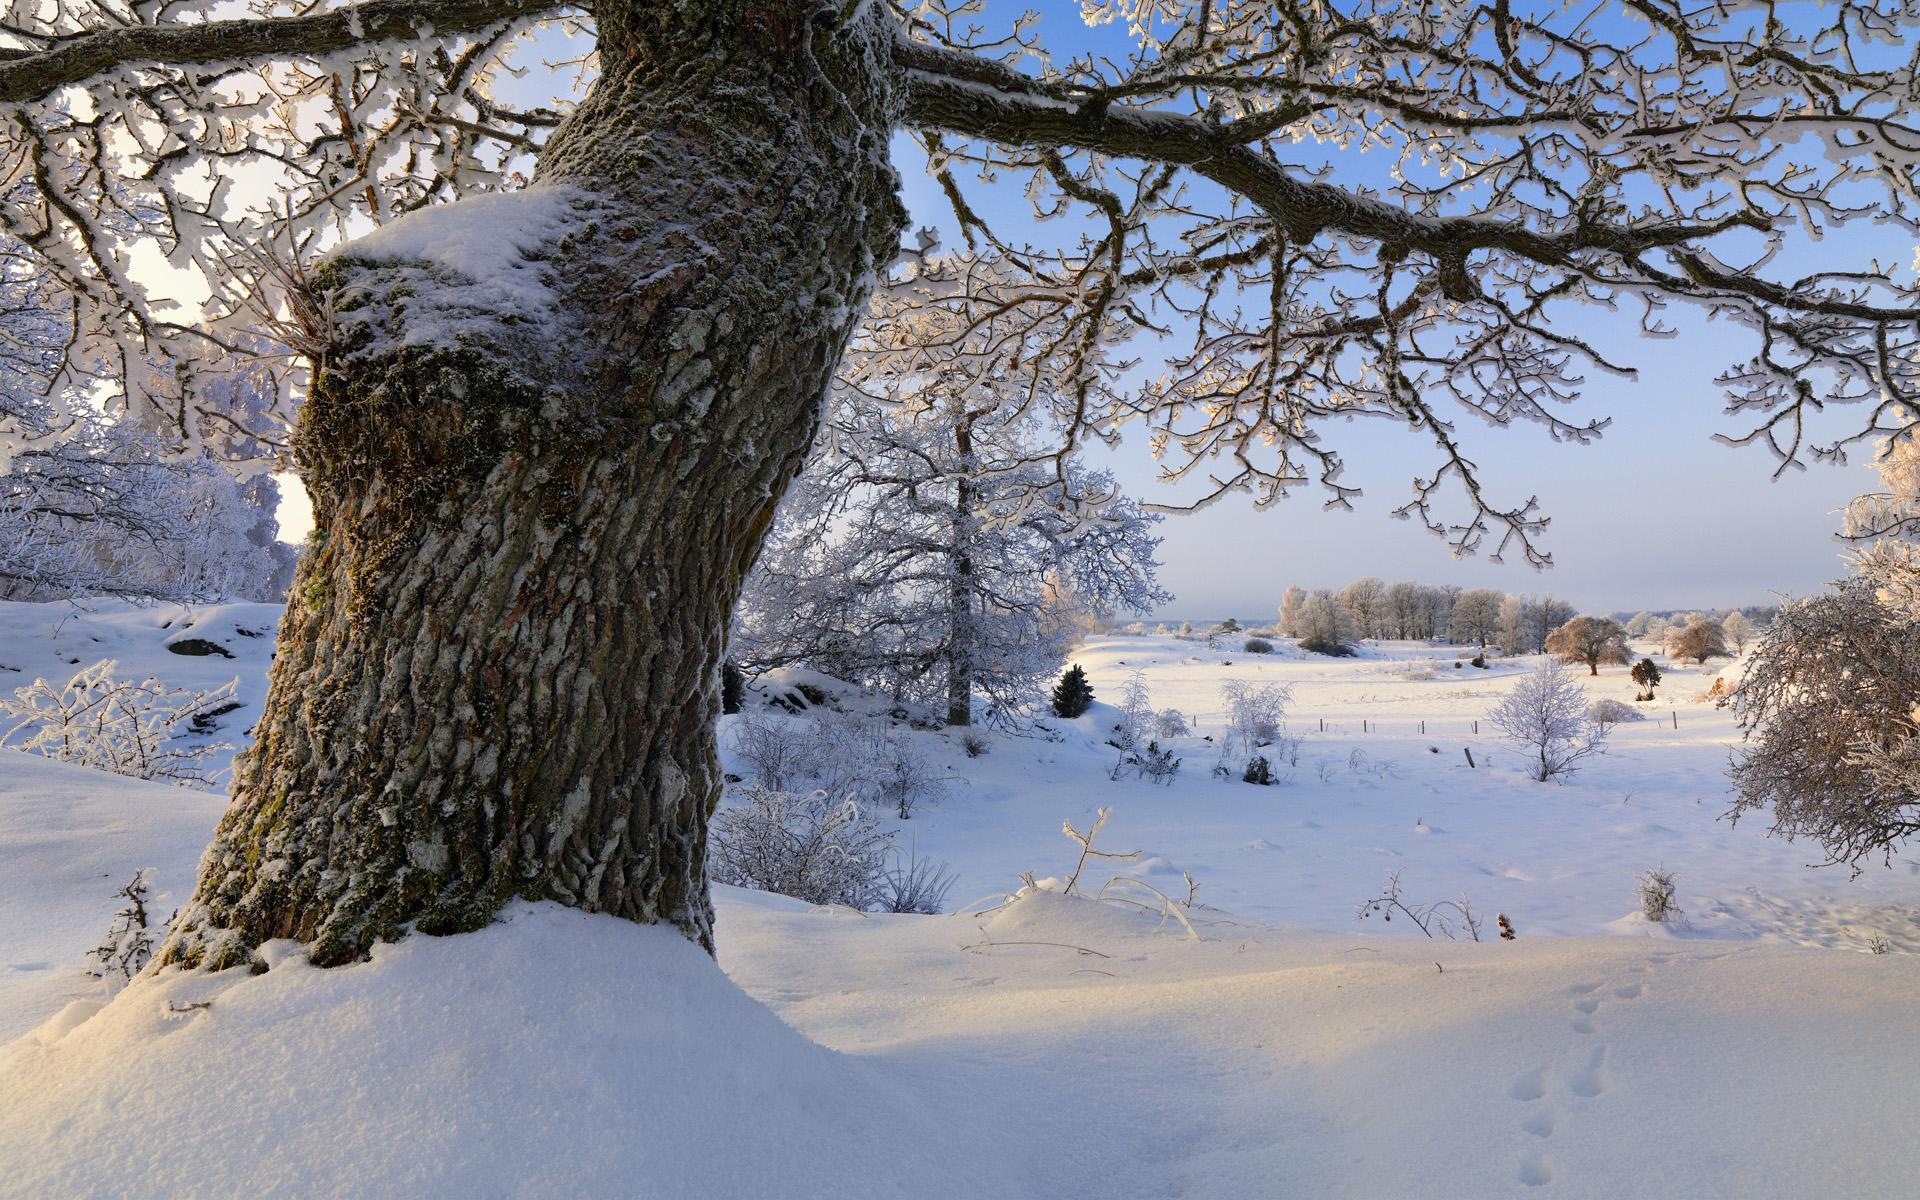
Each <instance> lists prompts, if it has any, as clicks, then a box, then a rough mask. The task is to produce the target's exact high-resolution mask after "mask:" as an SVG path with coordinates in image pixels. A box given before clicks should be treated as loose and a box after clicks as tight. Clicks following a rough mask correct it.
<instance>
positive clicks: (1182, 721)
mask: <svg viewBox="0 0 1920 1200" xmlns="http://www.w3.org/2000/svg"><path fill="white" fill-rule="evenodd" d="M1189 732H1190V731H1189V730H1188V728H1187V718H1186V714H1184V713H1182V712H1181V711H1180V710H1179V709H1177V708H1163V709H1161V710H1160V711H1159V712H1158V713H1157V714H1155V716H1154V718H1153V736H1154V737H1156V738H1177V737H1186V736H1187V734H1188V733H1189Z"/></svg>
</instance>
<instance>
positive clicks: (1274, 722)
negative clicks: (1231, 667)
mask: <svg viewBox="0 0 1920 1200" xmlns="http://www.w3.org/2000/svg"><path fill="white" fill-rule="evenodd" d="M1220 699H1221V701H1222V702H1224V703H1225V705H1226V709H1227V733H1228V736H1229V737H1230V738H1233V739H1238V741H1239V743H1240V746H1241V748H1242V749H1245V750H1247V751H1249V752H1251V751H1252V750H1254V749H1255V748H1257V747H1259V746H1264V745H1266V744H1268V743H1269V742H1272V741H1273V740H1275V739H1276V738H1278V737H1279V736H1280V735H1281V734H1282V733H1283V732H1284V731H1285V730H1286V715H1287V705H1288V704H1289V703H1290V702H1291V701H1292V700H1293V693H1292V692H1291V691H1289V690H1288V689H1287V688H1286V687H1284V686H1282V685H1281V684H1277V683H1265V684H1261V685H1260V686H1259V687H1255V686H1253V685H1252V684H1250V683H1248V682H1246V681H1245V680H1243V679H1229V680H1228V681H1227V682H1225V683H1223V684H1221V685H1220Z"/></svg>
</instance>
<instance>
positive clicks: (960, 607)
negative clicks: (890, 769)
mask: <svg viewBox="0 0 1920 1200" xmlns="http://www.w3.org/2000/svg"><path fill="white" fill-rule="evenodd" d="M955 434H956V448H957V449H958V450H959V452H960V475H959V477H958V478H957V479H956V480H954V485H953V546H952V556H953V562H952V564H951V567H952V572H953V574H952V578H951V579H950V580H949V583H948V589H949V591H948V608H949V612H950V614H951V620H952V627H951V629H950V631H949V637H948V645H947V724H949V725H971V724H973V668H974V655H975V651H976V649H977V646H976V643H977V641H978V638H977V636H976V634H975V629H974V621H973V599H974V596H973V593H974V582H973V552H972V547H973V522H974V516H973V508H974V496H973V428H972V422H971V419H970V418H969V419H962V420H961V421H960V422H959V423H958V425H957V426H956V427H955Z"/></svg>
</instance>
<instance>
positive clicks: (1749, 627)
mask: <svg viewBox="0 0 1920 1200" xmlns="http://www.w3.org/2000/svg"><path fill="white" fill-rule="evenodd" d="M1720 632H1721V634H1722V635H1724V636H1725V638H1726V640H1727V643H1728V644H1729V645H1731V646H1732V647H1733V652H1734V653H1735V654H1745V653H1746V652H1747V643H1748V642H1750V641H1752V640H1753V622H1752V621H1749V620H1747V615H1746V614H1745V613H1743V612H1741V611H1740V610H1739V609H1737V608H1736V609H1734V610H1733V611H1732V612H1730V613H1728V614H1727V615H1726V616H1724V617H1722V618H1720Z"/></svg>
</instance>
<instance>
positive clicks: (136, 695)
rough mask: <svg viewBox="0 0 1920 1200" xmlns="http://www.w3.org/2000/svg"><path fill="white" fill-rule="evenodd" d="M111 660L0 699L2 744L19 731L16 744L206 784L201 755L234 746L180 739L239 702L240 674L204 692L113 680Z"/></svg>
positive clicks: (123, 771) (122, 770) (120, 771)
mask: <svg viewBox="0 0 1920 1200" xmlns="http://www.w3.org/2000/svg"><path fill="white" fill-rule="evenodd" d="M118 665H119V664H118V663H117V662H115V661H114V660H113V659H110V658H107V659H101V660H100V661H99V662H97V663H94V664H93V665H92V666H90V667H83V668H81V669H80V670H79V671H77V672H75V673H74V675H73V677H72V678H71V679H69V680H67V682H66V684H65V685H64V686H61V687H56V686H54V685H53V684H51V683H49V682H47V681H46V680H45V679H35V680H34V681H33V682H32V683H31V684H29V685H28V686H26V687H23V688H17V689H15V691H14V693H13V698H12V699H11V700H9V699H6V698H4V697H0V721H6V722H9V723H10V724H9V726H8V728H7V729H6V730H5V731H4V732H0V746H5V745H7V744H8V743H9V742H11V741H12V740H13V739H14V737H15V736H16V735H24V736H23V737H22V739H21V741H20V744H19V746H18V747H17V748H18V749H21V750H27V751H37V752H39V753H40V754H43V755H45V756H46V757H48V758H54V759H58V760H60V761H61V762H70V763H78V764H79V765H81V766H85V767H93V768H95V769H97V770H101V771H112V772H113V773H114V774H116V775H129V776H132V777H133V778H135V779H155V780H163V781H165V782H168V783H178V784H185V785H188V786H192V787H211V786H213V782H214V774H213V772H211V771H210V770H208V768H207V766H206V760H207V759H208V758H210V757H212V756H214V755H216V754H219V753H220V752H222V751H225V750H231V749H233V747H232V746H231V745H229V744H227V743H225V742H221V743H212V744H210V743H205V742H199V743H190V742H183V741H181V740H180V739H181V738H182V737H183V736H185V735H187V734H191V733H197V732H200V730H198V729H196V728H195V723H196V721H198V722H200V723H201V724H202V725H204V723H205V721H206V720H208V719H210V718H212V717H213V716H215V715H217V714H219V713H221V712H226V711H230V710H231V709H232V708H234V707H237V705H236V703H235V701H234V699H233V695H234V689H235V688H236V687H237V686H239V683H240V681H239V680H238V679H235V680H231V681H229V682H227V683H225V684H222V685H221V686H219V687H217V688H210V689H208V690H206V691H199V692H195V691H189V690H187V689H185V688H169V687H167V686H166V685H165V684H163V683H161V682H160V681H159V680H158V679H154V678H151V677H149V678H147V679H143V680H140V681H138V682H135V681H133V680H128V679H115V678H114V677H113V672H114V668H115V667H116V666H118Z"/></svg>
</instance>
